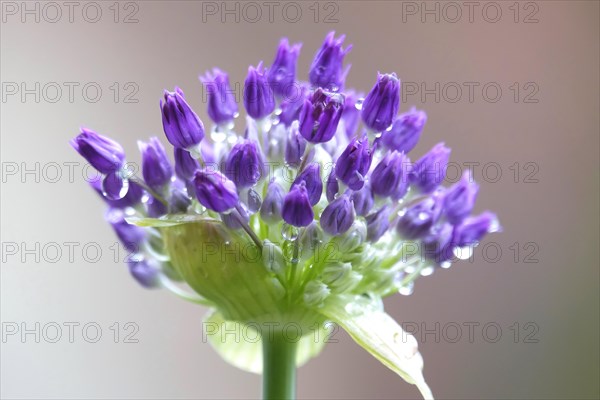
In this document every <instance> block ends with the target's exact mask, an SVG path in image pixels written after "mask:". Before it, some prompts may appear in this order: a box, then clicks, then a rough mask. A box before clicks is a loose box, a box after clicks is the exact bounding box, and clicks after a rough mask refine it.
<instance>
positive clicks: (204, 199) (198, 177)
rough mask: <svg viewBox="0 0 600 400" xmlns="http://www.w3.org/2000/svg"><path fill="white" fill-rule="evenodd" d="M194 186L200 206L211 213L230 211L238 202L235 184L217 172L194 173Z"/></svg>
mask: <svg viewBox="0 0 600 400" xmlns="http://www.w3.org/2000/svg"><path fill="white" fill-rule="evenodd" d="M194 186H195V187H196V197H197V198H198V201H199V202H200V204H202V205H203V206H204V207H206V208H209V209H211V210H213V211H216V212H224V211H227V210H230V209H232V208H233V207H235V206H236V205H237V204H238V202H239V197H238V194H237V190H236V187H235V183H233V182H232V181H230V180H229V179H227V177H226V176H225V175H223V174H221V173H220V172H218V171H208V170H199V171H196V174H195V175H194Z"/></svg>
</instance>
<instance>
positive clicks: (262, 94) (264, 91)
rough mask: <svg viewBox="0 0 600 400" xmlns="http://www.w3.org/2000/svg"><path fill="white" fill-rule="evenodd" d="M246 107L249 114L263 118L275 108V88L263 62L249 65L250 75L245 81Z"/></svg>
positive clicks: (256, 117) (255, 117)
mask: <svg viewBox="0 0 600 400" xmlns="http://www.w3.org/2000/svg"><path fill="white" fill-rule="evenodd" d="M244 107H245V108H246V112H247V113H248V115H249V116H251V117H252V118H254V119H262V118H264V117H266V116H267V115H269V114H271V113H272V112H273V110H274V109H275V97H274V96H273V88H271V86H270V85H269V82H268V81H267V71H265V70H263V65H262V62H260V63H259V64H258V66H256V68H255V67H252V66H250V67H248V76H247V77H246V81H245V82H244Z"/></svg>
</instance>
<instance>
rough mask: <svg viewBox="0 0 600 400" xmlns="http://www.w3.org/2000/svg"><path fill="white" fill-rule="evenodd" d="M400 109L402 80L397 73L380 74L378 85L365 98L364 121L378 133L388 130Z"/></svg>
mask: <svg viewBox="0 0 600 400" xmlns="http://www.w3.org/2000/svg"><path fill="white" fill-rule="evenodd" d="M399 108H400V80H399V79H398V77H397V76H396V74H395V73H392V74H379V75H378V76H377V83H375V86H373V88H372V89H371V91H370V92H369V93H368V94H367V97H365V101H364V102H363V105H362V113H361V116H362V119H363V121H364V123H365V125H366V126H368V127H369V128H371V129H373V130H374V131H376V132H382V131H383V130H385V129H387V128H388V127H389V126H390V125H392V122H394V119H395V118H396V114H397V113H398V109H399Z"/></svg>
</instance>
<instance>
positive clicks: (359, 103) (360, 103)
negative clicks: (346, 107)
mask: <svg viewBox="0 0 600 400" xmlns="http://www.w3.org/2000/svg"><path fill="white" fill-rule="evenodd" d="M364 102H365V99H358V100H356V103H354V108H356V109H357V110H358V111H360V110H362V107H363V103H364Z"/></svg>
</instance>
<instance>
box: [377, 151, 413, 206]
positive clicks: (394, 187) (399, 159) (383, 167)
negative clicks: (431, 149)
mask: <svg viewBox="0 0 600 400" xmlns="http://www.w3.org/2000/svg"><path fill="white" fill-rule="evenodd" d="M409 168H410V160H409V159H408V157H406V155H405V154H404V153H399V152H397V151H393V152H391V153H388V154H387V155H386V156H385V157H384V158H383V159H382V160H381V161H380V162H379V164H377V166H376V167H375V169H374V170H373V172H372V173H371V188H372V189H373V193H374V194H376V195H378V196H381V197H391V198H392V199H394V200H397V199H400V198H402V197H403V196H404V195H405V194H406V192H407V190H408V169H409Z"/></svg>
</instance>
